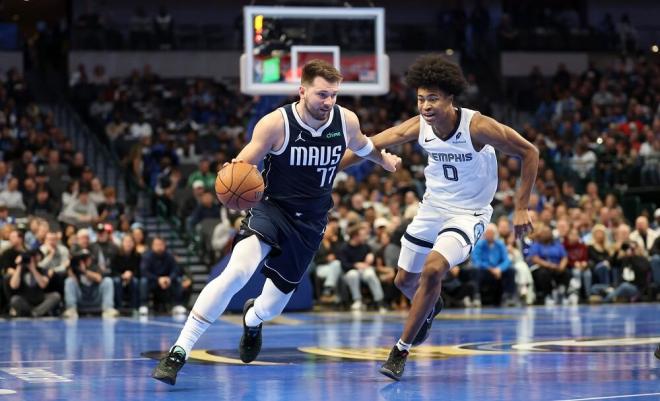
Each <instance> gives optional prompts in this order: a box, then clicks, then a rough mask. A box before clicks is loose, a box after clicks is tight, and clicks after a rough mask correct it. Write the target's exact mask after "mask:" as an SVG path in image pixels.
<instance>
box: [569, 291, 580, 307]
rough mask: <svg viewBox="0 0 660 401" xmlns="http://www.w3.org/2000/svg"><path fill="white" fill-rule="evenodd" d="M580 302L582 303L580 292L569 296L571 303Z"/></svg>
mask: <svg viewBox="0 0 660 401" xmlns="http://www.w3.org/2000/svg"><path fill="white" fill-rule="evenodd" d="M579 303H580V297H579V296H578V294H575V293H573V294H571V295H569V296H568V304H569V305H577V304H579Z"/></svg>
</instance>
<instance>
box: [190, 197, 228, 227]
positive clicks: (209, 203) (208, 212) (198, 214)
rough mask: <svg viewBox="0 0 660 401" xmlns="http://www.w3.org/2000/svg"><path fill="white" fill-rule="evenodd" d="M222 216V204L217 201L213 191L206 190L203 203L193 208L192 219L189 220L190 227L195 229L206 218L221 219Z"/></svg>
mask: <svg viewBox="0 0 660 401" xmlns="http://www.w3.org/2000/svg"><path fill="white" fill-rule="evenodd" d="M219 218H220V205H219V204H218V203H217V202H215V197H214V196H213V194H212V193H211V192H208V191H207V192H205V193H204V195H202V203H200V204H199V205H197V207H196V208H195V210H193V213H192V215H191V216H190V220H189V221H188V224H189V226H188V229H189V230H190V231H193V230H194V229H195V228H196V227H197V225H198V224H199V223H201V222H202V221H203V220H204V219H219Z"/></svg>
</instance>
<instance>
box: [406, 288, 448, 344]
mask: <svg viewBox="0 0 660 401" xmlns="http://www.w3.org/2000/svg"><path fill="white" fill-rule="evenodd" d="M444 306H445V303H444V301H443V300H442V297H440V298H438V302H436V303H435V305H434V306H433V310H431V313H430V314H429V316H428V317H427V318H426V321H424V324H423V325H422V327H420V328H419V331H418V332H417V335H416V336H415V338H414V339H413V342H412V345H419V344H421V343H423V342H424V341H426V339H428V338H429V335H431V326H433V320H434V319H435V317H436V316H438V314H439V313H440V311H441V310H442V308H443V307H444Z"/></svg>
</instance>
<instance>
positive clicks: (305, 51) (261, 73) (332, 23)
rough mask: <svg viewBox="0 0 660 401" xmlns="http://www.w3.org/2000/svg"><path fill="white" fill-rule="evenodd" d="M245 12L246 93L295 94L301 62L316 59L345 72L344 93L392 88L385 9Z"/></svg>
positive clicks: (243, 61) (243, 87)
mask: <svg viewBox="0 0 660 401" xmlns="http://www.w3.org/2000/svg"><path fill="white" fill-rule="evenodd" d="M243 15H244V20H245V21H244V22H245V31H244V51H245V53H244V54H243V56H242V57H241V66H240V71H241V91H242V92H243V93H246V94H252V95H257V94H278V95H290V94H293V93H296V91H297V90H298V87H299V85H300V70H301V68H302V66H303V65H304V64H305V63H306V62H307V61H309V60H311V59H314V58H320V59H324V60H327V61H328V62H330V63H332V64H334V65H335V66H336V67H337V68H338V69H339V70H340V72H341V73H342V75H343V76H344V80H343V82H342V84H341V92H342V94H349V95H350V94H354V95H377V94H383V93H387V92H388V90H389V60H388V58H387V55H386V54H385V11H384V10H383V9H382V8H336V7H259V6H248V7H244V9H243Z"/></svg>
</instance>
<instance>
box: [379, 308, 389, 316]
mask: <svg viewBox="0 0 660 401" xmlns="http://www.w3.org/2000/svg"><path fill="white" fill-rule="evenodd" d="M378 313H380V314H381V315H384V314H386V313H387V308H386V307H384V306H379V307H378Z"/></svg>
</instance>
